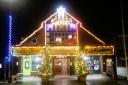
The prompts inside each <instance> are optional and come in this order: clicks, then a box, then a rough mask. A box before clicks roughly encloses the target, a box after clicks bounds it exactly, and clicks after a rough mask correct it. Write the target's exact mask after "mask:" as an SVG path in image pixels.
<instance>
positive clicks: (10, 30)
mask: <svg viewBox="0 0 128 85" xmlns="http://www.w3.org/2000/svg"><path fill="white" fill-rule="evenodd" d="M8 19H9V20H8V21H9V27H8V28H9V29H8V55H7V57H5V61H6V62H7V63H10V62H11V61H12V55H11V54H12V49H11V47H12V45H11V41H12V16H8Z"/></svg>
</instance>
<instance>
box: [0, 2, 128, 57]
mask: <svg viewBox="0 0 128 85" xmlns="http://www.w3.org/2000/svg"><path fill="white" fill-rule="evenodd" d="M19 1H20V0H19ZM24 1H26V2H24V3H21V4H22V5H20V4H19V3H17V4H18V5H15V4H14V6H13V7H12V14H13V41H12V42H13V44H18V43H19V42H20V40H21V37H26V36H27V35H29V34H30V33H32V32H33V31H34V30H35V29H37V28H38V27H39V26H40V24H41V22H42V21H43V20H45V19H46V18H47V17H48V16H49V15H51V14H52V13H54V12H55V11H56V8H57V7H59V6H63V7H65V8H66V10H67V12H69V13H70V14H72V15H74V16H75V17H76V18H77V19H79V20H80V21H81V22H82V23H83V25H87V26H88V27H89V30H91V31H92V32H93V33H95V34H96V35H97V36H98V37H100V38H101V39H102V40H103V41H105V42H107V43H112V42H113V38H114V37H116V36H117V35H118V34H121V13H120V0H24ZM124 1H126V0H122V2H123V6H122V7H123V14H124V22H125V24H124V25H125V32H126V33H128V31H127V28H128V25H127V23H128V17H127V16H128V13H127V10H128V7H127V3H126V2H124ZM0 5H2V4H0ZM16 6H17V7H16ZM8 11H9V10H8V8H3V6H0V29H1V30H0V32H1V33H0V42H1V43H0V54H2V55H0V57H1V56H2V57H3V56H5V54H6V50H7V49H5V48H7V33H8V31H7V29H8V22H7V21H8V20H7V15H8V13H9V12H8Z"/></svg>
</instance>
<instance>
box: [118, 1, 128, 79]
mask: <svg viewBox="0 0 128 85" xmlns="http://www.w3.org/2000/svg"><path fill="white" fill-rule="evenodd" d="M120 9H121V18H122V20H121V22H122V33H123V39H122V41H123V48H124V56H125V66H126V75H127V80H128V62H127V59H128V58H127V51H126V42H125V31H124V17H123V8H122V2H121V0H120Z"/></svg>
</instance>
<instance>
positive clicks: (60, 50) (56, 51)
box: [48, 46, 79, 56]
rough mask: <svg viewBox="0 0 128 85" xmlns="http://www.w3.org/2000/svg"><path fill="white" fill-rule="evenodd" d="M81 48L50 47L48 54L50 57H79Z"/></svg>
mask: <svg viewBox="0 0 128 85" xmlns="http://www.w3.org/2000/svg"><path fill="white" fill-rule="evenodd" d="M78 51H79V47H78V46H69V47H68V46H59V47H49V48H48V54H49V55H50V56H55V55H67V56H68V55H72V56H76V55H78Z"/></svg>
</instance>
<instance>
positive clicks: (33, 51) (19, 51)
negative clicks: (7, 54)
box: [12, 47, 43, 56]
mask: <svg viewBox="0 0 128 85" xmlns="http://www.w3.org/2000/svg"><path fill="white" fill-rule="evenodd" d="M42 52H43V48H42V47H14V48H13V53H12V55H13V56H20V55H42Z"/></svg>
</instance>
